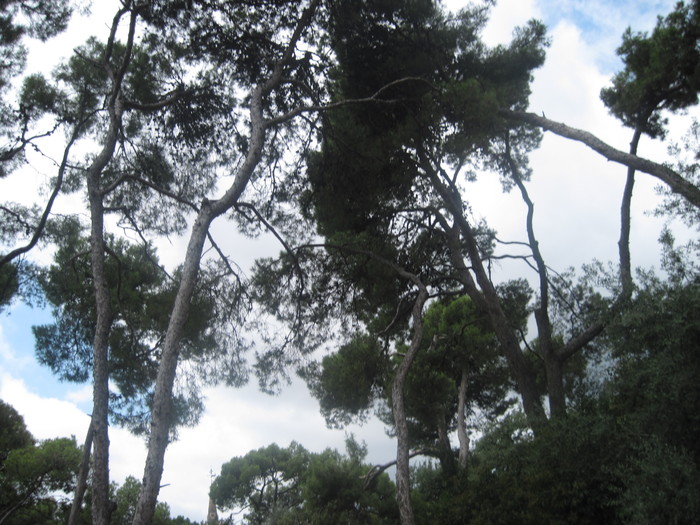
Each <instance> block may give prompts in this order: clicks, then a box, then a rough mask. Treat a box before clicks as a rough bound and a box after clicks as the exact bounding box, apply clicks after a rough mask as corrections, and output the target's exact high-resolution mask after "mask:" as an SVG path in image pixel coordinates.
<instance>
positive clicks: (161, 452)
mask: <svg viewBox="0 0 700 525" xmlns="http://www.w3.org/2000/svg"><path fill="white" fill-rule="evenodd" d="M213 218H214V217H213V216H212V213H211V211H210V207H209V206H208V205H207V204H206V203H205V204H204V205H203V206H202V210H201V211H200V213H199V215H198V216H197V219H196V221H195V223H194V226H193V228H192V235H191V237H190V242H189V245H188V246H187V255H186V257H185V263H184V266H183V269H182V277H181V281H180V286H179V288H178V293H177V296H176V297H175V304H174V305H173V309H172V313H171V315H170V322H169V324H168V330H167V332H166V336H165V342H164V344H163V352H162V355H161V360H160V364H159V366H158V375H157V378H156V385H155V394H154V397H153V405H152V407H151V430H150V434H149V438H148V453H147V456H146V464H145V466H144V474H143V484H142V487H141V492H140V494H139V501H138V503H137V506H136V511H135V514H134V521H133V523H134V524H142V525H147V524H150V523H151V521H152V519H153V513H154V512H155V506H156V502H157V499H158V492H159V491H160V481H161V478H162V475H163V464H164V458H165V449H166V448H167V446H168V442H169V435H170V429H171V426H172V391H173V384H174V382H175V373H176V371H177V362H178V355H179V347H180V339H181V337H182V332H183V329H184V325H185V322H186V321H187V316H188V315H189V308H190V302H191V299H192V295H193V294H194V288H195V285H196V282H197V274H198V272H199V259H200V257H201V255H202V250H203V248H204V241H205V239H206V237H207V232H208V231H209V225H210V224H211V221H212V220H213Z"/></svg>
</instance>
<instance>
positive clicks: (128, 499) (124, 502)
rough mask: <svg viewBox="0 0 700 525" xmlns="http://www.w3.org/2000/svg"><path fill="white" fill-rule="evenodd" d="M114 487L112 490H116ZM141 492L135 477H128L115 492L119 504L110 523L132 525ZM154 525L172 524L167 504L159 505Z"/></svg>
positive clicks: (139, 484) (115, 499)
mask: <svg viewBox="0 0 700 525" xmlns="http://www.w3.org/2000/svg"><path fill="white" fill-rule="evenodd" d="M114 488H115V487H114V486H113V487H112V490H114ZM140 490H141V482H140V481H139V480H137V479H136V478H135V477H133V476H127V478H126V479H125V480H124V483H122V484H121V486H119V487H118V488H116V490H115V491H114V501H115V502H116V504H117V507H116V509H115V510H114V513H113V514H112V519H111V521H110V523H111V524H112V525H131V523H132V520H133V517H134V514H135V512H136V504H137V503H138V499H139V491H140ZM151 523H152V524H153V525H169V524H171V523H172V520H171V519H170V509H169V507H168V505H167V504H166V503H162V502H161V503H158V504H157V505H156V511H155V514H154V516H153V521H152V522H151Z"/></svg>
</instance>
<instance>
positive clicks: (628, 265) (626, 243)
mask: <svg viewBox="0 0 700 525" xmlns="http://www.w3.org/2000/svg"><path fill="white" fill-rule="evenodd" d="M641 137H642V128H641V126H638V127H637V129H635V130H634V135H633V136H632V141H631V142H630V155H637V148H638V146H639V140H640V139H641ZM635 171H636V170H635V169H634V168H633V167H631V166H630V167H628V168H627V180H626V182H625V189H624V191H623V193H622V204H621V205H620V240H619V242H618V243H617V244H618V248H619V253H620V285H621V286H622V296H623V297H624V298H629V297H630V296H631V295H632V287H633V286H634V281H633V279H632V255H631V253H630V233H631V230H632V192H633V191H634V174H635Z"/></svg>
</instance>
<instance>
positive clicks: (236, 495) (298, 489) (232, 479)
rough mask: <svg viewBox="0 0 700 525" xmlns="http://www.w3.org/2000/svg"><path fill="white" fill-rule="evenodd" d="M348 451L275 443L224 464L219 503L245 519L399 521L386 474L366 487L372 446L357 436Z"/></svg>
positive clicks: (216, 493)
mask: <svg viewBox="0 0 700 525" xmlns="http://www.w3.org/2000/svg"><path fill="white" fill-rule="evenodd" d="M347 448H348V455H347V456H344V455H341V454H339V453H338V452H337V451H334V450H330V449H328V450H325V451H323V452H321V453H319V454H314V453H309V452H308V451H307V450H305V449H304V448H303V447H302V446H300V445H298V444H297V443H294V442H293V443H292V444H291V445H290V446H289V447H287V448H280V447H279V446H277V445H275V444H272V445H269V446H267V447H264V448H261V449H258V450H255V451H251V452H249V453H248V454H246V455H245V456H243V457H236V458H233V459H232V460H231V461H229V462H228V463H225V464H224V465H222V467H221V474H220V475H219V476H218V477H217V478H216V479H215V480H214V483H213V484H212V488H211V496H212V497H213V498H214V500H215V501H216V503H217V505H218V506H221V507H223V508H227V509H233V508H237V509H243V510H244V511H245V512H246V514H245V517H244V523H249V524H262V523H269V522H270V521H274V522H275V523H280V524H287V523H288V524H292V523H310V524H319V525H321V524H325V523H342V524H347V525H351V524H357V525H360V524H384V523H387V524H388V523H396V519H397V518H398V513H397V509H396V504H395V502H394V486H393V483H392V482H391V481H390V480H389V477H388V476H387V475H386V474H382V475H380V476H378V477H376V478H375V479H374V481H373V483H372V485H371V486H366V484H365V481H364V480H365V475H366V474H367V473H368V472H369V471H370V467H369V466H367V465H364V464H363V463H362V461H363V459H364V457H365V454H366V449H364V448H363V447H361V446H360V445H359V444H358V443H357V442H355V441H354V440H353V439H352V438H349V439H348V442H347Z"/></svg>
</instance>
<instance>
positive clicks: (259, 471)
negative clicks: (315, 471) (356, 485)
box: [211, 442, 309, 524]
mask: <svg viewBox="0 0 700 525" xmlns="http://www.w3.org/2000/svg"><path fill="white" fill-rule="evenodd" d="M308 462H309V454H308V452H307V451H306V450H305V449H304V448H303V447H302V446H301V445H299V444H297V443H294V442H292V443H291V444H290V445H289V447H287V448H284V449H283V448H280V447H279V446H277V445H275V444H272V445H269V446H267V447H264V448H260V449H258V450H254V451H251V452H248V454H246V455H245V456H242V457H237V458H233V459H231V460H230V461H229V462H227V463H224V464H223V465H222V466H221V474H220V475H219V476H218V477H217V478H216V479H215V480H214V482H213V483H212V488H211V493H212V498H213V499H214V501H215V502H216V504H217V505H218V506H220V507H222V508H225V509H240V510H241V511H243V512H245V513H246V514H245V515H244V517H245V520H246V523H250V524H262V523H268V522H269V520H271V519H272V520H277V519H278V518H277V517H279V516H283V515H284V513H285V512H288V511H290V510H293V509H295V508H296V507H298V506H299V505H300V504H301V502H302V499H301V487H300V484H301V478H302V476H303V473H304V471H305V470H306V469H307V468H308Z"/></svg>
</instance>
